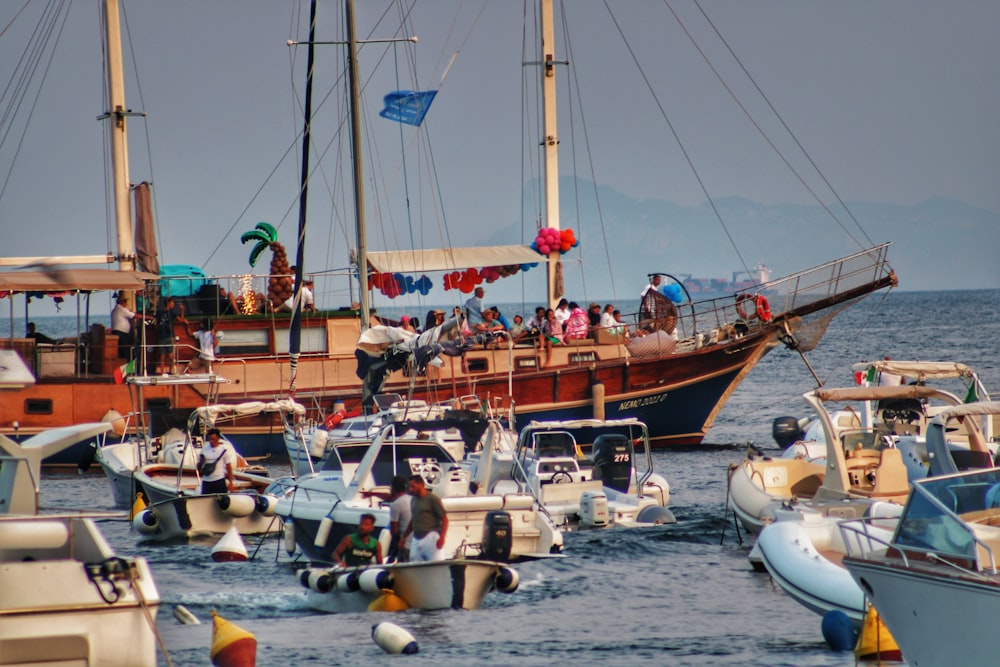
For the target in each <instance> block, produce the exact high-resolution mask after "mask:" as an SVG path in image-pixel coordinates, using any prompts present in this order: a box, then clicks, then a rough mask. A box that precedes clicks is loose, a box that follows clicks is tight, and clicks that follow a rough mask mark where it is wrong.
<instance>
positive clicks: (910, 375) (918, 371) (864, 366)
mask: <svg viewBox="0 0 1000 667" xmlns="http://www.w3.org/2000/svg"><path fill="white" fill-rule="evenodd" d="M869 368H873V369H875V371H876V372H877V373H890V374H892V375H900V376H903V377H905V378H907V379H908V380H931V379H941V378H960V377H964V378H971V377H973V376H974V375H975V373H974V372H973V371H972V369H971V368H969V367H968V366H966V365H965V364H960V363H957V362H952V361H894V360H891V359H885V360H881V361H865V362H861V363H857V364H854V365H853V366H852V370H854V371H866V370H868V369H869Z"/></svg>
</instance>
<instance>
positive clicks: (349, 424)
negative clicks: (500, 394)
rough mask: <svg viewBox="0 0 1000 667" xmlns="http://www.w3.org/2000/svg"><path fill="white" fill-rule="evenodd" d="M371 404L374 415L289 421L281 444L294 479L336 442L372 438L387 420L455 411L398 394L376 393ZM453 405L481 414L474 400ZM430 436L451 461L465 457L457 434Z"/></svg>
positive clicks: (317, 464)
mask: <svg viewBox="0 0 1000 667" xmlns="http://www.w3.org/2000/svg"><path fill="white" fill-rule="evenodd" d="M374 403H375V409H376V411H375V413H374V414H360V415H355V416H352V417H345V416H344V415H345V412H344V411H343V409H340V410H338V411H336V412H334V413H333V414H332V415H330V416H329V417H327V419H326V420H324V422H323V423H322V424H320V423H316V422H303V421H301V420H300V421H293V420H289V422H288V423H287V424H286V426H285V430H284V441H285V449H286V451H287V452H288V460H289V462H290V464H291V466H292V471H293V473H294V474H295V475H296V476H298V475H306V474H308V473H311V472H316V470H317V469H318V468H321V467H322V465H323V461H325V460H326V457H327V455H328V454H329V452H330V450H331V449H332V448H333V447H335V446H336V444H337V443H338V442H343V441H357V440H358V439H360V438H368V439H371V438H374V437H375V436H376V435H378V432H379V430H380V429H381V428H382V426H383V424H385V423H386V422H387V421H395V422H402V421H409V422H419V421H420V420H428V419H431V420H433V419H441V418H442V417H444V415H445V413H446V412H447V411H450V410H454V409H456V401H446V402H444V403H427V402H426V401H422V400H406V399H404V398H403V397H402V396H400V395H399V394H379V395H378V396H375V398H374ZM457 403H458V405H460V406H461V408H462V409H464V410H473V409H475V410H477V411H481V409H480V407H481V406H480V402H479V399H478V398H476V397H464V398H463V399H462V400H460V401H458V402H457ZM432 434H433V435H434V437H436V438H438V440H439V442H440V443H441V444H442V446H444V447H445V448H446V449H448V451H449V452H450V453H451V455H452V458H454V459H455V460H456V461H460V460H462V458H463V457H464V456H465V443H464V442H463V440H462V438H461V436H460V434H459V433H458V432H457V431H455V430H452V431H451V432H449V431H433V432H432ZM400 435H402V434H400Z"/></svg>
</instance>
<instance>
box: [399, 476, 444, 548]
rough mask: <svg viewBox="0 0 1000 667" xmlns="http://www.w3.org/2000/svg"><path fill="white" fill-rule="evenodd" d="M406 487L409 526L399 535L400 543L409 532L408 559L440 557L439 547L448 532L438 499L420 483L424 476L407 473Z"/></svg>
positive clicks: (441, 546)
mask: <svg viewBox="0 0 1000 667" xmlns="http://www.w3.org/2000/svg"><path fill="white" fill-rule="evenodd" d="M409 490H410V495H411V496H412V499H411V501H410V525H409V526H408V527H407V529H406V532H405V533H404V534H403V542H401V544H405V540H406V538H407V537H409V536H410V535H413V542H412V544H411V545H410V560H412V561H415V562H420V561H432V560H444V554H443V553H442V551H441V550H442V549H443V548H444V542H445V536H446V535H447V533H448V513H447V512H446V511H445V509H444V504H443V503H442V502H441V499H440V498H438V497H437V496H436V495H434V494H433V493H431V492H430V491H429V490H428V489H427V487H426V486H425V485H424V478H423V477H421V476H420V475H411V476H410V482H409Z"/></svg>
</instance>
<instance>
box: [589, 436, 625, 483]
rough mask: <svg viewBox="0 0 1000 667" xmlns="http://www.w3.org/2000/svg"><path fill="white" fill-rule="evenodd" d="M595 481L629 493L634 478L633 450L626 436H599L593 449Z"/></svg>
mask: <svg viewBox="0 0 1000 667" xmlns="http://www.w3.org/2000/svg"><path fill="white" fill-rule="evenodd" d="M591 453H592V454H593V457H594V479H599V480H601V481H602V482H604V486H610V487H611V488H612V489H615V490H616V491H621V492H622V493H628V485H629V481H630V480H631V478H632V448H631V447H629V441H628V438H627V437H625V436H624V435H619V434H611V433H606V434H604V435H599V436H597V439H596V440H594V447H593V449H592V452H591Z"/></svg>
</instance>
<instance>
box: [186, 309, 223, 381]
mask: <svg viewBox="0 0 1000 667" xmlns="http://www.w3.org/2000/svg"><path fill="white" fill-rule="evenodd" d="M188 333H189V334H190V335H191V337H192V338H194V339H195V341H196V342H197V343H198V354H197V355H196V356H195V358H194V359H192V360H191V361H190V363H188V367H187V368H185V369H184V372H185V373H200V372H202V371H208V372H209V373H211V372H212V362H213V361H215V342H216V340H215V329H213V327H212V320H210V319H208V318H206V319H205V320H203V321H202V323H201V329H199V330H198V331H191V327H190V326H188Z"/></svg>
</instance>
